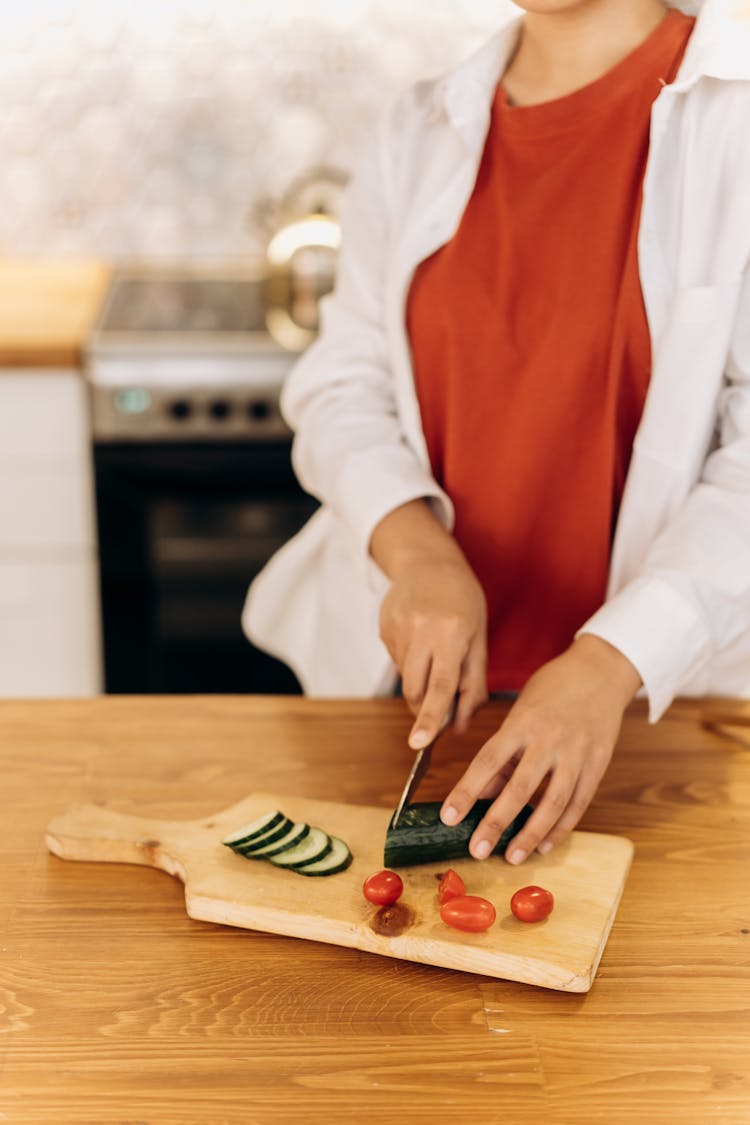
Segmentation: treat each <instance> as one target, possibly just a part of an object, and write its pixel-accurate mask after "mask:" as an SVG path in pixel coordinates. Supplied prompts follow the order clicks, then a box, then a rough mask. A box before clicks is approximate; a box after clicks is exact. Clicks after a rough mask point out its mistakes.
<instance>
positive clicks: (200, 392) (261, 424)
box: [91, 382, 290, 442]
mask: <svg viewBox="0 0 750 1125" xmlns="http://www.w3.org/2000/svg"><path fill="white" fill-rule="evenodd" d="M279 393H280V387H279V385H278V384H271V383H269V384H267V385H266V386H262V385H255V386H242V387H238V386H225V387H216V386H214V387H211V386H201V387H195V388H186V387H180V388H174V389H172V388H165V387H157V386H154V385H153V384H152V385H144V384H143V383H140V384H139V383H136V382H133V383H131V384H128V385H120V386H106V385H102V384H97V383H93V384H92V385H91V406H92V422H93V432H94V439H95V440H96V441H111V442H113V441H191V440H195V441H231V440H234V441H242V440H258V441H263V440H278V439H279V438H285V437H289V436H290V430H289V428H288V426H287V425H286V423H285V421H284V419H283V418H282V416H281V410H280V407H279Z"/></svg>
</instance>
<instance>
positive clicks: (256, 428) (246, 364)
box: [86, 270, 299, 442]
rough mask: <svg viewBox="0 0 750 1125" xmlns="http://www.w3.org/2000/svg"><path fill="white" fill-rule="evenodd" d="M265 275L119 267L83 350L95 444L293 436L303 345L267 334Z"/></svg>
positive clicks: (235, 439)
mask: <svg viewBox="0 0 750 1125" xmlns="http://www.w3.org/2000/svg"><path fill="white" fill-rule="evenodd" d="M265 294H266V284H265V280H264V278H263V276H262V275H259V274H253V275H250V274H247V273H239V272H218V271H210V270H206V271H204V272H199V271H197V270H136V271H134V270H119V271H117V272H116V273H115V275H114V276H113V279H112V282H111V284H110V288H109V291H108V293H107V296H106V298H105V301H104V304H103V306H102V310H101V312H100V315H99V317H98V319H97V321H96V324H95V325H94V328H93V331H92V334H91V337H90V339H89V341H88V345H87V349H86V375H87V378H88V381H89V384H90V388H91V402H92V418H93V430H94V438H95V440H98V441H108V442H114V441H194V440H198V441H224V440H234V441H237V440H250V439H264V440H266V439H275V438H279V437H288V435H289V431H288V429H287V427H286V425H285V424H284V422H283V419H282V418H281V414H280V410H279V396H280V392H281V386H282V384H283V381H284V379H285V377H286V375H287V373H288V371H289V369H290V368H291V366H292V364H293V363H294V361H295V359H296V358H297V356H298V354H299V353H298V352H295V351H291V350H290V349H288V348H285V347H283V346H282V345H281V344H280V343H279V342H278V340H276V339H274V337H273V336H272V335H271V333H270V332H269V331H268V328H267V324H266V320H267V312H268V310H267V307H266V299H265Z"/></svg>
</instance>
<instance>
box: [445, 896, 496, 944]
mask: <svg viewBox="0 0 750 1125" xmlns="http://www.w3.org/2000/svg"><path fill="white" fill-rule="evenodd" d="M440 917H441V918H442V920H443V921H444V922H445V924H446V925H447V926H453V928H454V930H465V931H466V932H467V933H472V934H478V933H481V932H482V930H488V929H489V928H490V926H491V925H492V923H493V922H494V921H495V918H496V917H497V915H496V913H495V907H494V906H493V905H492V903H491V902H488V901H487V899H486V898H479V896H478V895H461V896H459V897H458V898H449V899H448V901H447V902H444V903H443V905H442V906H441V907H440Z"/></svg>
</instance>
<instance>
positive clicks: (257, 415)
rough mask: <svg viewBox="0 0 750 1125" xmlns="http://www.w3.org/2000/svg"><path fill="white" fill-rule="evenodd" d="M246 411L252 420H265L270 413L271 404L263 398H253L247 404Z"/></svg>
mask: <svg viewBox="0 0 750 1125" xmlns="http://www.w3.org/2000/svg"><path fill="white" fill-rule="evenodd" d="M247 413H248V416H249V417H250V418H252V420H253V422H265V420H266V418H268V417H269V415H270V413H271V404H270V403H269V402H267V401H266V399H264V398H256V399H253V401H252V402H249V403H248V404H247Z"/></svg>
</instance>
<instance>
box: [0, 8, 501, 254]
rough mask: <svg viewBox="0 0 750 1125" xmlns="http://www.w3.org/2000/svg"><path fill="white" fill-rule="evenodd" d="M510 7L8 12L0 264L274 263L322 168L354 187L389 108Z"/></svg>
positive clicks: (0, 150)
mask: <svg viewBox="0 0 750 1125" xmlns="http://www.w3.org/2000/svg"><path fill="white" fill-rule="evenodd" d="M507 7H509V0H450V2H447V3H441V4H435V5H428V4H425V3H424V0H158V3H156V2H155V3H150V4H140V3H132V0H107V2H106V3H104V4H103V3H101V0H24V2H23V3H22V4H9V3H8V4H0V105H2V107H3V109H2V111H1V112H0V167H2V169H3V173H2V176H1V177H0V253H3V254H20V255H26V254H45V255H50V254H52V255H68V254H81V255H100V256H101V255H104V256H107V257H109V258H111V259H113V260H119V261H124V260H130V259H133V258H134V257H139V258H146V259H148V258H160V259H165V258H172V259H190V260H196V259H197V260H200V259H201V258H206V259H216V258H217V257H218V258H220V257H236V256H237V255H242V256H255V255H257V254H259V253H262V251H263V249H264V247H265V244H266V241H267V238H268V234H269V232H268V230H267V229H266V227H265V226H264V225H263V223H262V222H261V221H260V219H259V218H258V216H259V215H261V213H262V212H263V210H264V208H265V211H266V213H267V212H268V210H269V208H268V206H267V205H268V202H269V201H271V203H273V201H274V200H280V199H281V198H282V197H283V196H284V194H285V192H286V191H287V190H288V188H289V186H290V184H292V183H293V182H294V181H295V179H296V178H297V177H299V176H300V175H303V174H304V173H305V172H306V171H307V170H308V169H310V168H313V167H315V166H318V165H321V164H325V163H332V162H333V163H335V164H336V166H338V167H339V168H340V169H341V170H342V171H343V172H345V173H348V172H349V171H350V170H351V165H352V163H353V161H354V159H355V156H356V153H357V151H358V148H359V145H360V143H361V139H362V135H363V132H364V131H365V130H366V129H367V128H368V127H369V126H370V125H371V123H372V121H373V119H374V118H375V116H376V115H377V113H378V110H379V108H380V106H381V105H382V104H383V103H384V102H385V101H387V100H388V99H389V98H390V97H391V96H392V94H393V93H394V92H395V91H396V90H398V89H400V88H402V87H404V86H406V85H408V84H409V83H411V82H412V81H415V80H416V79H418V78H420V77H424V76H425V75H429V74H435V73H438V72H439V71H441V70H443V69H445V68H446V67H448V66H450V65H452V64H453V63H455V62H457V61H458V60H459V59H460V58H461V57H463V56H465V55H466V54H468V53H469V52H470V51H471V50H473V49H474V48H475V47H476V46H478V45H479V43H480V42H481V41H482V40H483V39H485V38H486V37H487V36H488V35H489V34H491V32H492V30H493V27H494V26H495V25H496V23H497V21H498V18H499V16H500V14H501V12H502V10H503V9H504V8H507Z"/></svg>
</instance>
